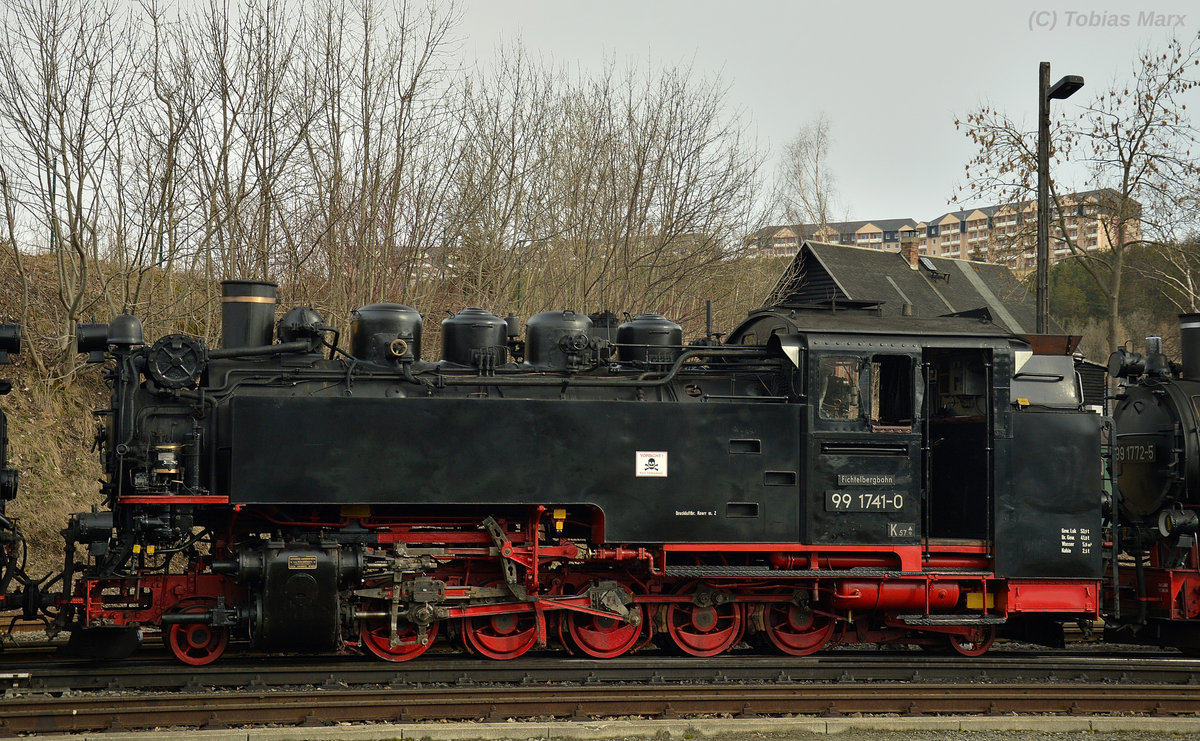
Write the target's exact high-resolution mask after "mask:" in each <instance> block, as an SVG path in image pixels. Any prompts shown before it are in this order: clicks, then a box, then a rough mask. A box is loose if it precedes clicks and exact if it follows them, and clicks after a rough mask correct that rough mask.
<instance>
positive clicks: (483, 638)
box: [462, 612, 537, 661]
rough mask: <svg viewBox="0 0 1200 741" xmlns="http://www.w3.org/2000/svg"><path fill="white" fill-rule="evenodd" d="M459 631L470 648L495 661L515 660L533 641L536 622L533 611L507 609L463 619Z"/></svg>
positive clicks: (529, 647)
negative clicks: (496, 613)
mask: <svg viewBox="0 0 1200 741" xmlns="http://www.w3.org/2000/svg"><path fill="white" fill-rule="evenodd" d="M462 630H463V636H464V637H465V638H466V640H467V643H468V644H469V645H470V647H471V648H472V649H474V650H475V651H476V652H478V653H480V654H483V655H484V656H486V657H488V658H489V659H496V660H497V661H508V660H509V659H515V658H517V657H518V656H520V655H522V654H524V653H525V652H526V651H528V650H529V649H531V648H533V646H534V644H535V643H537V621H536V619H535V618H534V616H533V613H513V612H510V613H505V614H503V615H492V616H490V617H474V618H466V619H464V620H463V623H462Z"/></svg>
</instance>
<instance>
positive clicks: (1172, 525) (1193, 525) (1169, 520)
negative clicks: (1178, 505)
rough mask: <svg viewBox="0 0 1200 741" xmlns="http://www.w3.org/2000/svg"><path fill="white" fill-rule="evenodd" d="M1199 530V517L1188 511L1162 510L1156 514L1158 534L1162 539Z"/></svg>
mask: <svg viewBox="0 0 1200 741" xmlns="http://www.w3.org/2000/svg"><path fill="white" fill-rule="evenodd" d="M1197 530H1200V515H1197V514H1196V512H1195V510H1190V509H1164V510H1163V511H1162V512H1159V513H1158V534H1159V535H1161V536H1163V537H1164V538H1169V537H1171V536H1172V535H1185V534H1187V533H1194V532H1196V531H1197Z"/></svg>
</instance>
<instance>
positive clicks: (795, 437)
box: [54, 282, 1194, 664]
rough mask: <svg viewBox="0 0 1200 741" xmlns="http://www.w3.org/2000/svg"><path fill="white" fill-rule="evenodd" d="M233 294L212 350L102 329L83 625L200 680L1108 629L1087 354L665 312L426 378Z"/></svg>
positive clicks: (576, 325)
mask: <svg viewBox="0 0 1200 741" xmlns="http://www.w3.org/2000/svg"><path fill="white" fill-rule="evenodd" d="M225 288H226V291H225V297H224V313H223V320H224V330H223V331H224V335H223V339H222V347H221V348H219V349H212V348H209V347H206V346H205V344H204V343H203V342H202V341H201V340H200V339H198V338H196V337H191V336H187V335H182V334H173V335H168V336H166V337H163V338H161V339H158V340H157V341H155V342H153V343H151V344H146V342H145V341H144V337H143V332H142V326H141V323H140V322H139V321H138V320H137V319H136V318H135V317H133V316H130V315H128V314H123V315H121V316H118V317H117V318H116V319H114V320H113V321H112V322H111V323H110V324H108V325H89V326H82V327H80V330H79V349H80V351H81V352H87V353H90V355H91V358H92V359H93V360H96V361H104V362H105V363H106V366H105V377H106V379H107V382H108V384H109V386H110V387H111V390H112V394H111V404H110V405H109V408H107V409H105V410H102V411H100V412H98V414H99V415H100V416H101V417H102V424H101V425H100V426H99V428H98V432H97V435H96V441H97V445H98V447H99V449H100V450H101V454H102V458H103V464H104V470H105V480H104V483H103V492H102V493H103V497H104V507H103V509H97V510H95V511H93V512H90V513H82V514H78V515H76V516H74V517H73V518H72V520H71V523H70V526H69V527H68V528H67V529H66V531H65V535H66V538H67V557H66V564H67V573H66V574H65V575H64V577H63V579H62V582H61V583H62V593H61V595H56V597H55V600H54V601H55V603H56V607H57V620H58V622H59V624H60V626H61V627H63V628H67V629H71V630H73V631H76V632H77V633H78V634H80V635H86V634H88V633H93V632H102V631H107V632H109V633H111V632H113V631H124V632H126V633H130V634H132V633H133V632H136V631H142V632H153V631H155V630H161V633H162V635H163V638H164V640H165V641H166V643H167V645H168V646H169V647H170V649H171V650H172V651H173V652H174V654H175V655H176V656H177V657H178V658H179V659H181V660H182V661H184V662H187V663H190V664H205V663H208V662H211V661H213V660H215V659H216V658H217V657H219V656H220V655H221V654H222V652H223V651H224V650H225V648H226V646H227V644H228V642H229V640H230V638H231V637H234V638H243V639H248V640H249V641H251V642H252V643H253V644H254V645H257V646H259V647H262V648H265V649H268V650H283V651H326V650H350V649H362V650H365V651H367V652H369V653H372V654H374V655H376V656H379V657H381V658H384V659H389V660H395V661H401V660H406V659H411V658H414V657H416V656H418V655H420V654H422V653H423V652H425V651H426V650H427V649H428V648H429V647H430V646H431V645H434V644H435V643H437V642H440V641H443V640H445V641H446V642H447V643H456V644H459V645H461V646H464V647H465V648H466V649H467V650H468V651H470V652H473V653H476V654H478V655H482V656H486V657H491V658H494V659H511V658H514V657H517V656H520V655H522V654H523V653H525V652H526V651H528V650H530V649H531V648H533V647H536V646H543V645H546V644H547V643H548V642H556V643H561V644H562V645H563V646H565V647H566V648H567V649H568V650H570V651H572V652H578V653H581V654H583V655H587V656H592V657H612V656H617V655H620V654H622V653H625V652H627V651H630V650H632V649H635V648H637V647H638V646H640V645H642V644H645V643H647V642H650V641H658V642H659V644H667V645H670V646H673V647H675V648H677V649H678V650H680V651H682V652H685V653H687V654H692V655H696V656H712V655H715V654H718V653H720V652H722V651H725V650H727V649H729V648H731V647H733V646H736V645H739V644H741V643H742V642H743V640H749V641H751V642H759V643H761V644H762V645H765V646H769V647H774V648H775V649H777V650H779V651H782V652H784V653H787V654H793V655H803V654H809V653H812V652H815V651H818V650H820V649H822V648H824V647H827V646H831V645H836V644H839V643H854V642H872V643H889V642H894V643H906V644H920V645H926V646H930V647H937V646H949V647H952V648H953V649H954V650H957V651H959V652H961V653H963V654H967V655H977V654H980V653H983V652H984V651H986V650H987V649H988V647H989V646H990V644H991V642H992V640H993V638H994V637H995V635H996V633H997V631H998V630H1003V631H1007V632H1010V633H1013V634H1021V635H1025V636H1027V637H1029V636H1032V637H1043V638H1044V637H1045V633H1046V630H1047V627H1046V626H1056V625H1058V624H1060V623H1061V622H1063V621H1067V620H1076V619H1084V620H1087V619H1095V618H1098V617H1099V616H1100V615H1101V611H1102V604H1103V603H1102V600H1103V597H1104V590H1105V589H1106V584H1107V582H1106V576H1105V574H1107V573H1108V568H1107V567H1106V566H1105V564H1104V557H1105V555H1110V556H1111V551H1108V550H1107V548H1106V538H1105V537H1104V535H1103V531H1102V516H1101V506H1100V500H1101V492H1102V482H1101V468H1102V466H1101V456H1100V449H1101V444H1100V443H1101V441H1100V436H1101V427H1102V418H1101V417H1100V416H1099V415H1097V414H1094V413H1089V412H1086V411H1083V410H1082V407H1081V400H1080V397H1079V391H1078V386H1077V384H1076V382H1075V372H1074V369H1073V361H1072V358H1071V357H1070V356H1065V355H1057V356H1056V355H1040V354H1034V353H1033V352H1032V350H1031V347H1030V344H1029V342H1027V341H1026V340H1025V339H1023V338H1021V337H1017V336H1013V335H1011V334H1009V333H1007V332H1005V331H1003V330H1000V329H998V328H997V327H996V325H994V324H991V323H990V322H987V321H984V320H981V319H980V318H978V317H974V318H973V317H963V316H955V317H944V318H924V319H920V318H914V317H885V316H881V315H880V314H879V312H878V311H877V310H876V309H877V307H875V306H872V305H869V304H846V303H842V304H840V305H837V306H833V305H826V306H810V305H801V304H796V305H786V304H785V305H780V306H777V307H775V308H772V309H768V310H762V311H757V312H754V313H752V314H751V315H750V316H749V318H748V319H747V320H746V321H744V322H743V323H742V324H741V325H740V326H739V327H738V328H736V329H735V330H734V331H733V332H732V333H731V334H730V335H729V336H728V337H726V338H725V340H724V341H723V342H720V341H717V340H716V339H714V337H713V335H712V334H711V331H710V333H709V335H708V336H707V337H705V338H702V339H700V340H697V341H694V342H692V343H690V344H685V343H684V341H683V335H682V330H681V329H680V327H679V325H677V324H675V323H673V322H671V321H669V320H667V319H665V318H663V317H661V316H658V315H640V316H636V317H633V318H631V319H629V320H628V321H625V322H623V323H620V324H619V326H614V325H616V324H617V321H614V320H613V319H614V318H613V317H611V315H605V316H596V317H588V316H585V315H582V314H576V313H573V312H570V311H562V312H547V313H542V314H537V315H535V316H533V317H531V318H530V319H529V320H528V321H527V322H526V325H525V333H524V338H523V339H521V333H520V327H519V322H518V320H517V318H516V317H513V316H511V315H510V316H509V317H508V318H506V319H502V318H500V317H498V316H496V315H493V314H491V313H490V312H487V311H483V310H480V309H466V310H464V311H462V312H460V313H458V314H456V315H454V316H452V317H448V318H447V319H445V320H444V321H443V322H442V328H441V329H442V332H441V336H442V360H440V361H438V362H427V361H424V360H422V348H421V330H422V318H421V316H420V315H419V314H418V313H417V312H416V311H414V310H413V309H410V308H408V307H405V306H400V305H396V304H373V305H370V306H364V307H362V308H360V309H358V310H357V311H355V312H354V314H353V317H352V322H351V325H350V330H349V336H348V338H346V341H345V342H342V341H341V340H342V338H340V337H339V336H338V333H337V332H336V331H334V330H333V329H332V328H330V327H329V326H327V325H326V324H325V323H324V321H323V319H322V318H321V317H320V316H319V315H318V314H317V312H315V311H314V310H312V309H311V308H304V307H301V308H295V309H292V310H291V311H289V312H287V314H286V315H285V316H284V317H283V319H282V320H280V321H279V322H278V324H277V325H276V324H275V322H274V317H275V299H274V296H275V286H274V285H273V284H269V283H259V282H229V283H226V284H225ZM1162 455H1164V456H1165V455H1168V453H1167V451H1165V450H1164V451H1163V453H1162ZM1172 521H1173V522H1174V520H1172ZM1192 558H1194V555H1193V556H1192ZM1110 561H1111V558H1110ZM1139 563H1140V561H1139ZM1193 570H1194V569H1193ZM1122 585H1124V582H1122ZM1109 591H1110V593H1111V591H1112V588H1111V585H1109Z"/></svg>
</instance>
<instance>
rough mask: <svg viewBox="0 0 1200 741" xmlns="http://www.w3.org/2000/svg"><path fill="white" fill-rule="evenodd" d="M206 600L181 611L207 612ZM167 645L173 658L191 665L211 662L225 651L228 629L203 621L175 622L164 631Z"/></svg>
mask: <svg viewBox="0 0 1200 741" xmlns="http://www.w3.org/2000/svg"><path fill="white" fill-rule="evenodd" d="M208 609H209V604H208V603H206V602H201V603H196V604H192V605H189V606H188V607H186V608H184V609H183V610H181V612H183V613H195V612H207V611H208ZM164 636H165V638H166V643H167V647H168V648H170V649H171V653H172V654H174V655H175V658H177V659H179V660H180V661H182V662H183V663H185V664H188V665H191V666H204V665H206V664H211V663H213V662H214V661H216V660H217V659H219V658H220V657H221V654H223V653H225V647H226V646H228V645H229V631H228V630H226V629H225V628H214V627H212V626H210V625H204V624H203V623H176V624H175V625H172V626H170V627H169V628H167V630H166V631H165V633H164Z"/></svg>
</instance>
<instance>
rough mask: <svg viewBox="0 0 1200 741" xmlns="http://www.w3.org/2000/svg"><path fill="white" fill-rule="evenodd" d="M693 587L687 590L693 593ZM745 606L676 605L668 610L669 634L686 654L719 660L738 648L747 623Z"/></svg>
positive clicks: (731, 604)
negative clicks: (719, 656)
mask: <svg viewBox="0 0 1200 741" xmlns="http://www.w3.org/2000/svg"><path fill="white" fill-rule="evenodd" d="M691 590H692V587H691V586H690V585H689V587H685V588H684V591H685V592H690V591H691ZM744 614H745V613H744V611H743V610H742V606H741V605H739V604H736V603H733V602H730V603H727V604H724V605H711V606H700V605H694V604H692V603H690V602H680V603H672V604H671V605H670V606H669V607H668V608H667V633H668V634H670V636H671V640H673V641H674V642H675V645H676V646H678V647H679V649H680V650H682V651H683V652H684V653H688V654H691V655H692V656H716V655H717V654H719V653H721V652H722V651H726V650H728V649H730V648H732V647H733V646H736V645H737V643H738V641H740V640H741V639H742V633H743V632H744V630H745V627H746V623H745V620H744V619H743V616H744Z"/></svg>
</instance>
